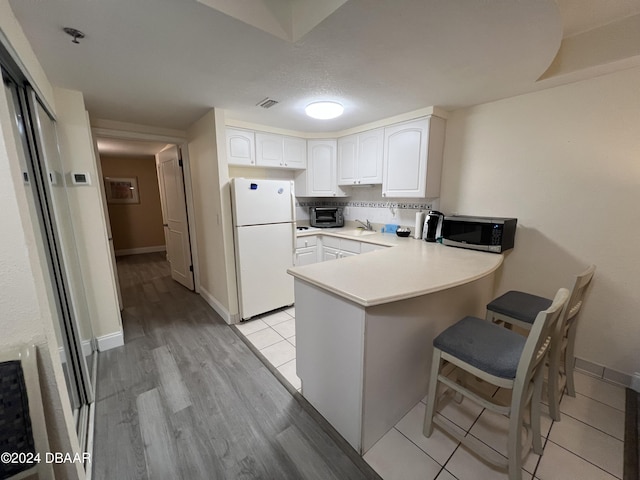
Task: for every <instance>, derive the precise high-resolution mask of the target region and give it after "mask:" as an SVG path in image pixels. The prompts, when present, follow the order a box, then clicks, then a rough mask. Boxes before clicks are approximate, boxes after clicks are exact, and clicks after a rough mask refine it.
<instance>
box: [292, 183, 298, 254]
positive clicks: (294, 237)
mask: <svg viewBox="0 0 640 480" xmlns="http://www.w3.org/2000/svg"><path fill="white" fill-rule="evenodd" d="M294 185H295V184H294V183H293V181H291V225H292V226H291V236H292V237H293V238H292V240H293V241H292V242H291V245H292V248H293V255H294V257H293V258H295V254H296V232H297V231H298V225H297V224H296V194H295V190H294Z"/></svg>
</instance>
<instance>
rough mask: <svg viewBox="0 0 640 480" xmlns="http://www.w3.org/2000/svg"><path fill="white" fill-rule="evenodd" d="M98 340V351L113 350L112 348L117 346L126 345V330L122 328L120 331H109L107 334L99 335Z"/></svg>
mask: <svg viewBox="0 0 640 480" xmlns="http://www.w3.org/2000/svg"><path fill="white" fill-rule="evenodd" d="M96 341H97V343H98V351H99V352H106V351H107V350H111V349H112V348H117V347H121V346H123V345H124V332H123V331H122V330H120V331H119V332H114V333H108V334H107V335H102V336H101V337H97V338H96Z"/></svg>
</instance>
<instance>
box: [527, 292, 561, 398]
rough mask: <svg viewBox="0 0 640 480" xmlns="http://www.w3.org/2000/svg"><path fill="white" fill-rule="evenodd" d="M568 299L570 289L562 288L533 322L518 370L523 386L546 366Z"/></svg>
mask: <svg viewBox="0 0 640 480" xmlns="http://www.w3.org/2000/svg"><path fill="white" fill-rule="evenodd" d="M568 299H569V290H567V289H566V288H561V289H560V290H558V292H557V293H556V296H555V298H554V299H553V303H552V304H551V306H550V307H549V308H547V309H546V310H543V311H542V312H540V313H538V316H537V317H536V319H535V321H534V322H533V325H532V326H531V331H530V332H529V335H528V336H527V343H525V345H524V350H523V351H522V356H521V357H520V363H518V370H517V372H516V383H519V382H522V383H521V385H520V386H521V388H526V387H527V386H528V385H529V383H530V382H531V379H532V377H533V375H534V374H535V371H536V369H537V368H539V367H541V366H542V367H543V366H544V361H543V360H544V358H545V355H546V353H547V352H548V351H549V346H550V345H551V334H552V332H554V331H555V328H557V323H558V321H559V320H560V318H561V315H562V312H563V311H564V307H565V305H566V304H567V300H568Z"/></svg>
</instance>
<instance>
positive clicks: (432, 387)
mask: <svg viewBox="0 0 640 480" xmlns="http://www.w3.org/2000/svg"><path fill="white" fill-rule="evenodd" d="M439 373H440V349H438V348H435V347H434V348H433V359H432V360H431V375H430V376H429V391H428V393H427V408H426V411H425V414H424V426H423V428H422V433H423V434H424V436H425V437H430V436H431V434H432V433H433V416H434V415H435V413H436V403H437V401H438V399H437V398H436V397H437V393H438V374H439Z"/></svg>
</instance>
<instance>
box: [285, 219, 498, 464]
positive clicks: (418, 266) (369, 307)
mask: <svg viewBox="0 0 640 480" xmlns="http://www.w3.org/2000/svg"><path fill="white" fill-rule="evenodd" d="M313 233H314V234H317V233H321V234H322V235H323V236H334V237H339V238H347V239H357V240H359V241H361V242H372V243H377V244H379V245H386V246H389V247H390V248H384V249H382V250H376V251H373V252H369V253H365V254H361V255H356V256H352V257H346V258H341V259H339V260H333V261H325V262H320V263H315V264H311V265H305V266H299V267H293V268H291V269H289V270H288V272H289V273H290V274H291V275H293V277H294V284H295V307H296V367H297V374H298V377H300V379H301V381H302V395H303V396H304V397H305V398H306V399H307V400H308V401H309V402H310V403H311V404H312V405H313V406H314V407H315V408H316V410H318V412H320V414H322V415H323V416H324V417H325V418H326V419H327V420H328V421H329V423H330V424H331V425H332V426H333V427H334V428H335V429H336V430H337V431H338V432H339V433H340V434H341V435H342V436H343V437H344V438H345V439H346V440H347V441H348V442H349V443H350V444H351V445H352V446H353V447H354V448H355V449H356V451H358V452H359V453H360V454H362V455H363V454H364V453H365V452H366V451H367V450H368V449H369V448H371V447H372V446H373V445H374V444H375V443H376V442H377V441H378V440H379V439H380V438H381V437H382V436H383V435H384V434H385V433H386V432H387V431H388V430H389V429H390V428H392V427H393V425H395V424H396V423H397V422H398V421H399V420H400V419H401V418H402V417H403V416H404V415H405V414H406V413H407V412H408V411H409V410H410V409H411V408H412V407H413V406H414V405H415V404H416V403H418V402H419V401H420V400H421V399H422V398H423V397H424V396H425V394H426V391H427V385H428V376H429V369H430V364H431V356H432V341H433V338H434V337H435V336H437V335H438V333H440V332H441V331H442V330H444V329H445V328H446V327H448V326H449V325H451V324H453V323H455V322H456V321H457V320H459V319H460V318H462V317H464V316H465V315H479V316H484V308H485V305H486V304H487V303H488V302H489V301H490V300H491V298H492V295H493V290H494V273H495V271H496V270H497V269H498V268H499V267H500V265H501V263H502V260H503V256H502V255H497V254H492V253H485V252H476V251H471V250H463V249H458V248H453V247H447V246H444V245H440V244H436V243H427V242H424V241H421V240H416V239H413V238H399V237H396V236H395V235H390V234H379V233H372V234H368V233H365V234H363V232H360V231H357V230H353V229H351V230H349V229H341V230H333V229H332V230H331V231H330V232H326V233H325V231H324V230H323V231H322V232H313Z"/></svg>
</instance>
